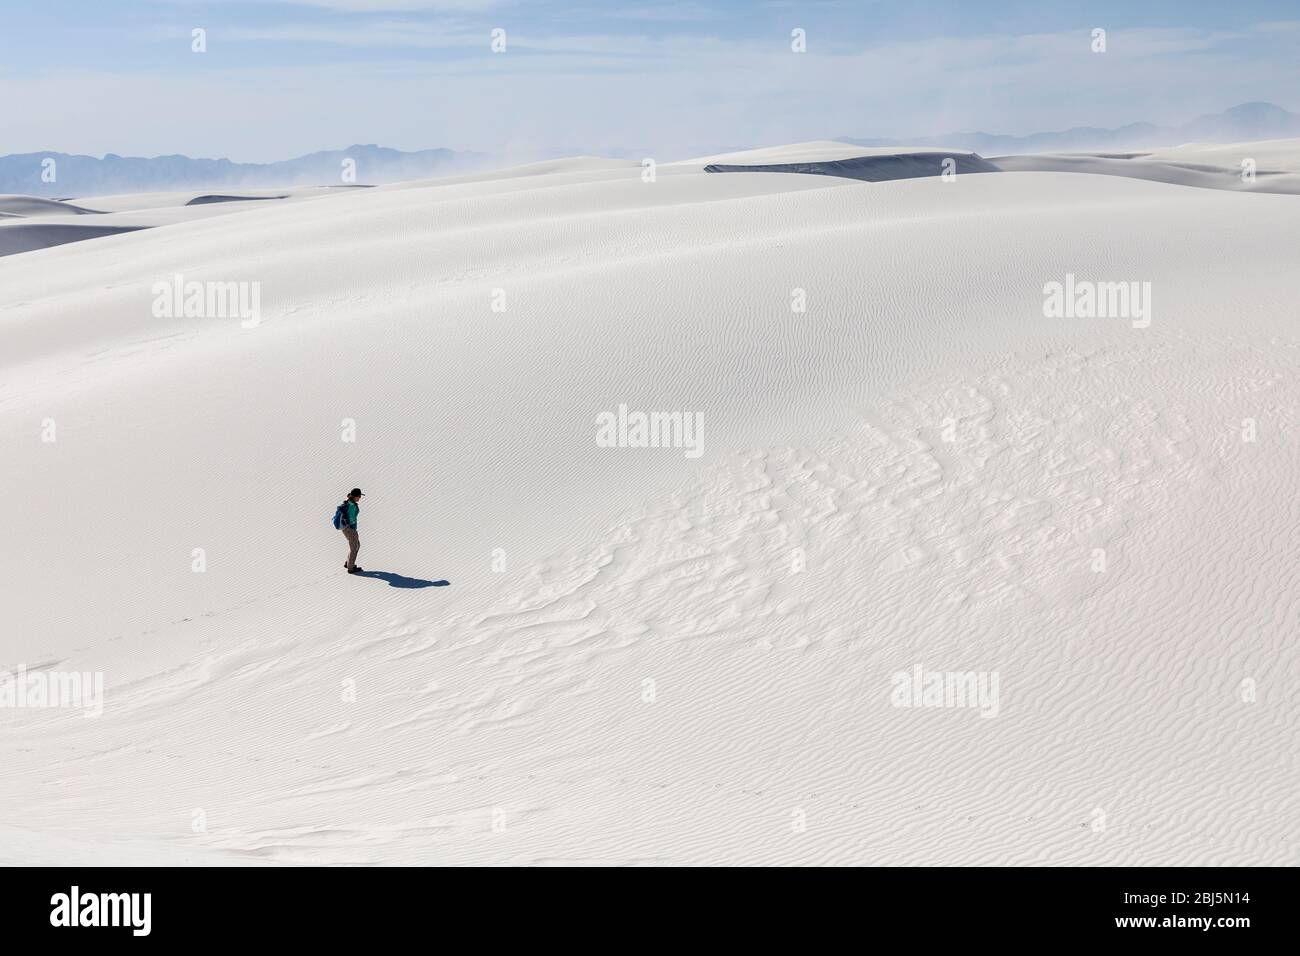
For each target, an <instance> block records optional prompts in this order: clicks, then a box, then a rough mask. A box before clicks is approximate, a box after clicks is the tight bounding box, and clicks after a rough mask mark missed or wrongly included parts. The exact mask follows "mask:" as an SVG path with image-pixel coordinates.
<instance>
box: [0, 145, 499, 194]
mask: <svg viewBox="0 0 1300 956" xmlns="http://www.w3.org/2000/svg"><path fill="white" fill-rule="evenodd" d="M47 159H52V160H54V163H55V166H54V173H55V181H54V182H52V183H47V182H44V181H43V179H42V175H41V174H42V171H43V169H44V168H45V160H47ZM489 159H490V157H488V156H486V155H485V154H482V153H467V152H456V151H455V150H450V149H426V150H420V151H419V152H414V153H405V152H402V151H401V150H396V149H388V148H386V147H383V146H376V145H373V144H371V145H367V146H362V145H356V146H349V147H348V148H347V149H334V150H326V151H323V152H318V153H309V154H308V155H306V156H299V157H297V158H296V159H286V160H281V161H279V162H274V163H234V162H231V161H230V160H228V159H192V158H190V157H189V156H180V155H175V156H152V157H142V156H118V155H117V154H115V153H109V154H108V155H106V156H104V157H103V158H102V159H97V158H95V157H94V156H75V155H70V154H68V153H53V152H51V153H17V154H13V155H10V156H0V193H21V194H23V195H27V196H46V197H51V198H53V197H76V196H104V195H109V194H111V193H130V192H157V191H167V190H186V189H200V190H207V189H213V188H219V187H220V188H229V187H239V186H245V187H251V186H294V185H301V184H306V183H311V184H316V185H321V186H331V185H333V186H338V185H345V181H344V178H343V172H344V163H345V161H347V160H351V161H352V162H353V163H354V164H355V169H356V178H355V182H357V183H388V182H399V181H401V180H408V179H427V178H429V177H431V176H444V175H450V174H453V173H457V172H467V171H469V170H472V169H477V168H481V167H482V166H483V165H485V164H486V163H487V162H488V161H489Z"/></svg>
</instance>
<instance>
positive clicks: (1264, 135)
mask: <svg viewBox="0 0 1300 956" xmlns="http://www.w3.org/2000/svg"><path fill="white" fill-rule="evenodd" d="M1292 136H1300V115H1298V114H1296V113H1291V112H1289V111H1287V110H1284V109H1283V108H1282V107H1280V106H1275V105H1274V104H1272V103H1242V104H1241V105H1240V106H1234V107H1232V109H1229V110H1224V111H1223V112H1222V113H1213V114H1209V115H1206V116H1201V117H1199V118H1197V119H1194V120H1192V121H1191V122H1190V123H1184V124H1183V125H1182V126H1155V125H1153V124H1151V123H1130V124H1129V125H1128V126H1121V127H1119V128H1118V129H1100V128H1096V127H1091V126H1076V127H1075V128H1073V129H1067V130H1063V131H1061V132H1057V133H1033V134H1031V135H1029V136H999V135H997V134H994V133H980V132H975V133H945V134H944V135H942V136H919V137H918V136H913V137H910V138H908V139H855V138H852V137H840V139H841V140H842V141H843V142H846V143H856V144H857V145H859V146H950V147H957V148H960V149H968V150H971V151H973V152H976V153H979V154H980V155H981V156H1000V155H1008V154H1012V153H1068V152H1102V151H1111V150H1132V149H1143V148H1150V147H1156V146H1178V145H1181V144H1182V143H1238V142H1243V141H1245V140H1252V139H1285V138H1288V137H1292Z"/></svg>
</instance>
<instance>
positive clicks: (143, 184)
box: [0, 103, 1300, 199]
mask: <svg viewBox="0 0 1300 956" xmlns="http://www.w3.org/2000/svg"><path fill="white" fill-rule="evenodd" d="M1292 136H1296V137H1300V115H1297V114H1295V113H1291V112H1288V111H1287V110H1284V109H1283V108H1282V107H1280V106H1275V105H1273V104H1272V103H1243V104H1242V105H1240V106H1234V107H1233V108H1232V109H1229V110H1225V111H1224V112H1222V113H1216V114H1212V115H1208V116H1202V117H1200V118H1198V119H1194V120H1192V121H1191V122H1190V123H1185V124H1183V125H1182V126H1155V125H1153V124H1151V123H1131V124H1129V125H1128V126H1121V127H1120V128H1118V129H1098V128H1093V127H1076V128H1074V129H1069V130H1065V131H1063V132H1057V133H1034V134H1032V135H1030V136H1000V135H995V134H992V133H981V132H974V133H948V134H945V135H943V136H920V137H911V138H909V139H855V138H852V137H841V139H842V140H843V141H844V142H848V143H856V144H858V145H860V146H943V147H956V148H960V149H968V150H972V151H974V152H976V153H979V154H980V155H982V156H999V155H1006V154H1011V153H1059V152H1084V151H1087V152H1099V151H1116V150H1133V149H1142V148H1150V147H1157V146H1176V145H1178V144H1180V143H1189V142H1202V143H1233V142H1240V141H1244V140H1252V139H1281V138H1285V137H1292ZM605 154H606V155H611V154H610V153H609V151H605ZM559 155H573V153H572V152H570V153H562V151H559V150H548V151H546V152H545V153H538V154H536V155H532V156H526V157H524V156H512V157H508V158H507V157H503V156H496V155H493V154H489V153H472V152H457V151H456V150H451V149H425V150H420V151H418V152H413V153H406V152H402V151H401V150H397V149H388V148H386V147H383V146H376V145H374V144H370V145H365V146H362V145H356V146H349V147H348V148H347V149H335V150H327V151H324V152H319V153H309V154H308V155H306V156H299V157H298V158H296V159H286V160H281V161H279V162H274V163H235V162H231V161H230V160H228V159H191V158H190V157H189V156H154V157H148V158H146V157H142V156H118V155H116V154H114V153H109V154H108V155H106V156H104V157H103V158H102V159H97V158H95V157H94V156H75V155H70V154H68V153H19V154H14V155H10V156H0V193H21V194H23V195H27V196H43V197H46V198H50V199H54V198H69V199H71V198H79V197H86V196H104V195H109V194H112V193H131V192H161V191H169V190H176V191H181V190H188V189H194V190H211V189H229V188H237V187H241V186H242V187H246V188H251V187H259V186H261V187H265V186H272V187H274V186H294V185H301V184H316V185H322V186H328V185H342V184H345V183H348V182H349V181H352V182H356V183H361V184H367V183H391V182H401V181H403V180H411V179H429V178H432V177H435V176H448V175H454V174H456V173H464V172H472V171H476V170H481V169H490V168H493V167H499V166H502V165H513V164H514V163H520V162H530V161H533V160H537V159H542V158H553V157H556V156H559ZM612 155H618V156H620V157H623V158H626V157H631V156H632V155H633V154H631V153H628V152H627V151H624V150H620V151H618V152H617V153H615V154H612ZM637 155H638V156H639V155H642V154H637ZM48 161H52V162H53V164H54V165H53V167H52V168H53V172H54V181H53V182H46V181H45V179H46V178H47V177H46V176H43V175H42V174H43V172H44V171H45V170H46V169H47V168H49V162H48ZM348 161H351V164H352V166H348V165H347V164H348ZM350 168H355V179H354V180H349V179H347V178H345V176H344V172H345V169H350Z"/></svg>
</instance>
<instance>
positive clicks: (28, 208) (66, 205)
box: [0, 194, 100, 217]
mask: <svg viewBox="0 0 1300 956" xmlns="http://www.w3.org/2000/svg"><path fill="white" fill-rule="evenodd" d="M98 212H100V210H98V209H87V208H86V207H84V206H78V205H76V204H74V203H70V202H62V201H60V200H57V199H42V198H40V197H39V196H15V195H12V194H10V195H0V214H3V215H6V216H23V217H27V216H58V217H65V216H88V215H94V214H95V213H98Z"/></svg>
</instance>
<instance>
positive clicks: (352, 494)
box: [348, 488, 365, 498]
mask: <svg viewBox="0 0 1300 956" xmlns="http://www.w3.org/2000/svg"><path fill="white" fill-rule="evenodd" d="M364 495H365V492H363V491H362V490H361V489H360V488H353V489H352V490H351V491H349V492H348V497H349V498H361V497H364Z"/></svg>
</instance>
